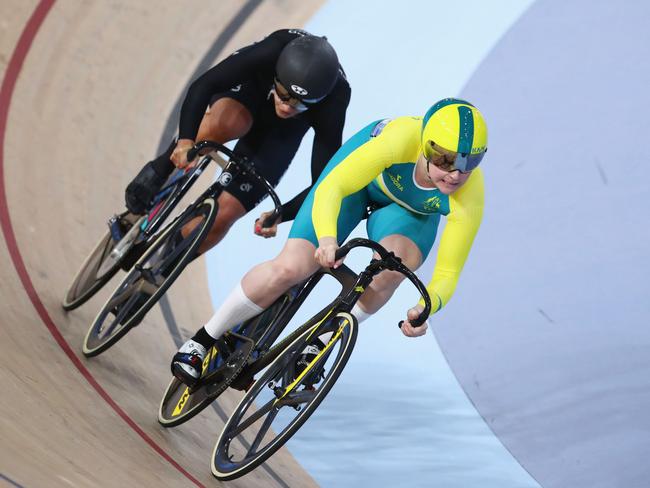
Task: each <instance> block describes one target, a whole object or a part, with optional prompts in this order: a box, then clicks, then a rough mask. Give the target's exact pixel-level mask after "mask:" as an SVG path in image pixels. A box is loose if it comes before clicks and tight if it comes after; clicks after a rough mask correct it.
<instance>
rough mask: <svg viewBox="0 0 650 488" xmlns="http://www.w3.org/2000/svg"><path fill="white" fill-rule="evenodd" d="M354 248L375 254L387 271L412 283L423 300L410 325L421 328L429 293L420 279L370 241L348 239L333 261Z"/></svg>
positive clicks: (379, 245) (427, 305)
mask: <svg viewBox="0 0 650 488" xmlns="http://www.w3.org/2000/svg"><path fill="white" fill-rule="evenodd" d="M355 247H366V248H369V249H372V250H373V251H375V252H377V254H379V257H380V258H381V260H380V261H382V262H383V264H384V265H385V266H386V268H387V269H390V270H392V271H397V272H399V273H402V274H403V275H404V276H406V277H407V278H408V280H409V281H410V282H411V283H413V285H414V286H415V287H416V288H417V290H418V292H419V293H420V295H422V298H423V299H424V310H422V312H421V313H420V315H419V316H418V317H417V318H416V319H415V320H412V321H411V325H413V327H419V326H421V325H422V324H423V323H424V321H425V320H426V319H427V318H428V317H429V314H430V313H431V298H430V297H429V292H428V291H427V288H426V286H425V285H424V283H422V282H421V281H420V278H418V277H417V276H416V275H415V273H413V271H411V270H410V269H409V268H407V267H406V266H405V265H404V264H402V260H401V259H400V258H399V257H398V256H396V255H395V253H393V252H390V251H387V250H386V249H385V248H384V247H383V246H382V245H381V244H379V243H377V242H375V241H371V240H370V239H363V238H360V237H357V238H354V239H350V240H349V241H348V242H346V243H345V244H343V246H341V247H339V248H338V249H337V250H336V254H335V259H336V260H339V259H341V258H342V257H345V256H346V255H347V254H348V253H349V252H350V251H351V250H352V249H354V248H355ZM403 322H404V321H403V320H402V321H400V322H399V324H398V326H399V327H400V328H401V327H402V323H403Z"/></svg>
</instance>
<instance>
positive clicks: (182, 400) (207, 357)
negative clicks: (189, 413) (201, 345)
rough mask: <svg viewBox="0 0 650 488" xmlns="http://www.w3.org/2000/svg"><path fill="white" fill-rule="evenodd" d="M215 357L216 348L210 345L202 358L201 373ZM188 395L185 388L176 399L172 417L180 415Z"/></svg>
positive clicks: (188, 390)
mask: <svg viewBox="0 0 650 488" xmlns="http://www.w3.org/2000/svg"><path fill="white" fill-rule="evenodd" d="M216 357H217V348H216V347H212V349H210V354H206V355H205V359H204V360H203V365H202V369H201V372H202V373H205V370H206V369H207V368H208V365H209V364H210V361H212V360H213V359H214V358H216ZM189 397H190V389H189V388H185V391H184V392H183V394H182V395H181V398H180V399H179V400H178V403H177V404H176V408H174V411H173V412H172V417H176V416H177V415H180V414H181V413H182V412H183V407H184V406H185V405H186V403H187V399H188V398H189Z"/></svg>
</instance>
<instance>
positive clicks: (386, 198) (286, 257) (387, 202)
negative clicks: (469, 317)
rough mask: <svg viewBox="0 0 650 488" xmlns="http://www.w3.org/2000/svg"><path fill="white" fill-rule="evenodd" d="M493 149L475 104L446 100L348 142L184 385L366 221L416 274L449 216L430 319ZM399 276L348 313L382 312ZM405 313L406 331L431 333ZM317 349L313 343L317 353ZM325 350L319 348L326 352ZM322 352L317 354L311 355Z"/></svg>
mask: <svg viewBox="0 0 650 488" xmlns="http://www.w3.org/2000/svg"><path fill="white" fill-rule="evenodd" d="M486 151H487V126H486V124H485V121H484V119H483V116H482V115H481V113H480V112H479V111H478V109H476V107H474V106H473V105H472V104H470V103H469V102H466V101H464V100H460V99H455V98H446V99H444V100H440V101H439V102H437V103H436V104H434V105H433V106H432V107H431V108H430V109H429V110H428V111H427V113H426V114H425V116H424V117H399V118H396V119H394V120H389V119H385V120H379V121H375V122H373V123H371V124H369V125H368V126H366V127H365V128H363V129H362V130H361V131H359V132H358V133H357V134H355V135H354V136H353V137H351V138H350V139H349V140H348V141H347V142H346V143H345V144H344V145H343V146H342V147H341V148H340V149H339V150H338V151H337V153H336V154H335V155H334V156H333V157H332V159H331V160H330V161H329V163H328V164H327V166H326V167H325V169H324V170H323V172H322V173H321V175H320V178H319V179H318V181H317V182H316V184H315V185H314V187H313V188H312V190H311V192H310V193H309V195H308V197H307V199H306V200H305V201H304V203H303V205H302V207H301V208H300V211H299V212H298V215H297V216H296V219H295V220H294V224H293V227H292V228H291V232H290V234H289V239H288V241H287V243H286V244H285V247H284V249H283V250H282V251H281V253H280V255H279V256H277V257H276V258H275V259H273V260H271V261H267V262H265V263H262V264H260V265H258V266H256V267H254V268H253V269H252V270H250V271H249V272H248V273H247V274H246V275H245V276H244V278H243V279H242V281H241V283H240V285H239V286H237V287H236V288H235V290H233V291H232V292H231V294H230V295H229V296H228V297H227V299H226V301H225V302H224V303H223V305H222V306H221V307H220V308H219V309H218V310H217V312H216V313H215V314H214V316H213V317H212V318H211V319H210V320H209V321H208V323H207V324H206V325H205V326H204V327H202V328H201V329H200V330H199V331H198V332H197V333H196V334H195V335H194V337H192V339H190V340H189V341H187V342H186V343H185V344H184V345H183V346H182V347H181V349H180V351H179V353H178V354H176V356H174V359H173V360H172V370H173V371H174V374H176V376H178V377H179V378H180V379H182V380H183V381H185V382H186V383H189V384H191V383H192V382H193V381H195V380H196V379H198V377H199V376H200V371H201V369H200V368H201V363H202V361H203V357H204V356H205V352H206V350H207V349H208V348H209V347H210V346H211V345H212V344H213V343H214V341H215V340H216V339H217V338H219V337H220V336H221V335H222V334H223V333H224V332H226V331H227V330H229V329H230V328H232V327H233V326H234V325H236V324H238V323H241V322H242V321H244V320H247V319H249V318H251V317H254V316H255V315H257V314H258V313H260V312H261V311H262V310H264V309H265V308H266V307H268V306H270V305H271V304H272V303H273V302H274V301H275V300H276V299H277V298H278V297H279V296H280V295H281V294H282V293H283V292H284V291H286V290H287V289H289V288H290V287H291V286H293V285H295V284H297V283H299V282H301V281H303V280H305V279H306V278H307V277H308V276H309V275H311V274H312V273H314V272H315V271H316V270H317V269H318V267H319V266H334V267H337V266H339V265H340V264H341V262H340V261H339V262H335V259H334V255H335V252H336V250H337V249H338V247H339V244H341V243H342V242H343V241H344V240H345V239H346V238H347V236H348V235H349V234H350V232H351V231H352V230H353V229H354V227H356V225H357V224H358V223H359V222H360V221H361V220H362V219H363V218H364V217H365V216H366V215H365V214H366V208H367V207H368V206H372V207H373V208H375V210H374V211H373V212H372V213H371V215H370V216H369V217H368V220H367V230H368V237H369V238H371V239H373V240H375V241H377V242H379V243H380V244H382V245H383V246H384V247H385V248H386V249H388V250H390V251H393V252H394V253H395V254H396V255H398V256H399V257H401V258H402V261H403V262H404V264H406V265H407V266H408V267H409V268H410V269H417V268H418V267H419V266H420V265H421V264H422V262H423V261H424V259H425V258H426V257H427V255H428V253H429V251H430V250H431V247H432V246H433V243H434V241H435V237H436V232H437V228H438V224H439V221H440V216H441V215H444V216H446V218H447V224H446V226H445V229H444V232H443V235H442V237H441V240H440V246H439V251H438V256H437V260H436V265H435V269H434V272H433V276H432V278H431V281H430V282H429V284H428V286H427V289H428V291H429V294H430V296H431V299H432V304H433V312H432V313H435V312H437V311H439V310H440V309H441V308H442V307H443V306H444V305H445V304H446V303H447V302H448V301H449V299H450V298H451V296H452V294H453V292H454V290H455V288H456V284H457V282H458V278H459V276H460V272H461V270H462V268H463V265H464V263H465V260H466V259H467V256H468V254H469V250H470V248H471V246H472V242H473V240H474V237H475V235H476V232H477V231H478V228H479V225H480V223H481V218H482V215H483V175H482V173H481V170H480V169H477V166H478V164H479V163H480V162H481V160H482V158H483V156H484V154H485V152H486ZM403 278H404V277H403V275H401V274H400V273H397V272H392V271H388V270H386V271H383V272H382V273H380V274H379V275H377V276H376V277H375V279H374V280H373V282H372V284H371V285H370V287H369V288H368V289H367V290H366V293H364V295H363V296H362V297H361V299H360V300H359V302H358V303H357V305H355V308H354V309H353V310H352V313H353V314H354V315H355V316H356V317H357V318H358V319H359V320H360V321H362V320H364V319H365V318H367V317H368V316H369V315H370V314H372V313H374V312H376V311H377V310H379V308H381V307H382V306H383V305H384V304H385V303H386V302H387V301H388V299H389V298H390V297H391V296H392V294H393V293H394V291H395V289H396V288H397V286H398V285H399V283H400V282H401V281H402V279H403ZM422 309H423V305H422V304H421V303H418V304H416V305H415V306H413V307H412V308H410V309H409V310H408V311H407V313H406V319H407V320H406V321H405V322H404V325H403V326H402V332H403V333H404V334H405V335H407V336H410V337H415V336H420V335H422V334H424V333H425V332H426V328H427V326H426V324H425V325H423V326H422V327H419V328H414V327H412V326H411V324H410V320H411V319H414V318H415V317H417V315H418V314H419V313H420V312H421V311H422ZM318 346H319V344H316V347H317V348H318ZM321 346H322V345H321ZM310 353H314V354H315V353H317V351H310Z"/></svg>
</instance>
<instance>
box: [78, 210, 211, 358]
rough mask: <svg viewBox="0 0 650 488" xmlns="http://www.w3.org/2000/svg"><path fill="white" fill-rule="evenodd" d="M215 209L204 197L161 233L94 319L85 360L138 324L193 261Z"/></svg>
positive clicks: (85, 350)
mask: <svg viewBox="0 0 650 488" xmlns="http://www.w3.org/2000/svg"><path fill="white" fill-rule="evenodd" d="M217 208H218V206H217V204H216V202H215V200H214V199H212V198H207V199H206V200H204V201H203V202H202V203H201V204H200V205H198V206H196V207H195V208H194V209H192V210H191V211H189V212H186V213H183V214H181V215H180V216H179V218H178V219H177V220H176V221H175V222H173V223H172V224H171V225H169V226H168V227H167V228H166V229H163V230H162V231H161V233H160V236H159V237H158V238H157V239H156V240H155V241H154V242H153V243H152V244H151V245H150V246H149V247H148V248H147V250H146V251H145V253H144V254H143V255H142V257H141V258H140V259H139V260H138V262H137V263H136V264H135V266H133V268H132V269H131V270H130V271H129V272H128V273H127V275H126V276H125V277H124V279H123V280H122V282H121V283H120V284H119V285H118V286H117V288H116V289H115V291H114V292H113V294H112V295H111V297H110V298H109V299H108V300H107V301H106V303H105V304H104V306H103V307H102V309H101V310H100V312H99V313H98V314H97V317H95V320H94V321H93V324H92V325H91V326H90V328H89V329H88V333H87V334H86V338H85V339H84V344H83V353H84V355H85V356H86V357H92V356H96V355H98V354H100V353H102V352H104V351H105V350H106V349H108V348H109V347H111V346H112V345H113V344H115V343H116V342H117V341H119V340H120V338H122V336H124V335H125V334H126V333H127V332H128V331H129V330H130V329H131V328H132V327H134V326H135V325H137V324H138V323H140V321H141V320H142V319H143V318H144V316H145V314H146V313H147V312H148V311H149V310H150V309H151V308H152V307H153V306H154V305H155V304H156V302H157V301H158V300H159V299H160V297H162V296H163V295H164V294H165V292H166V291H167V289H168V288H169V287H170V286H171V284H172V283H173V282H174V281H175V280H176V278H177V277H178V275H180V273H181V272H182V271H183V269H184V268H185V266H186V265H187V264H188V263H189V262H190V261H191V260H192V259H193V257H194V255H195V252H196V250H197V249H198V247H199V245H200V244H201V242H202V241H203V239H204V238H205V236H206V235H207V233H208V232H209V231H210V228H211V227H212V224H213V222H214V219H215V217H216V213H217ZM191 221H194V223H195V226H194V228H193V229H192V230H191V231H190V233H189V234H188V235H186V236H184V237H183V235H182V234H181V229H183V227H184V226H185V225H186V224H188V223H189V222H191Z"/></svg>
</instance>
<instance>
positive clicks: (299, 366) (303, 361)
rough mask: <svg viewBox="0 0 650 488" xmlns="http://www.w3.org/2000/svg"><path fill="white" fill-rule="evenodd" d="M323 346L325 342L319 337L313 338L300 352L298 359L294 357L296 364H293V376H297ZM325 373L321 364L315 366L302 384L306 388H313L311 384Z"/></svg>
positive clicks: (316, 381)
mask: <svg viewBox="0 0 650 488" xmlns="http://www.w3.org/2000/svg"><path fill="white" fill-rule="evenodd" d="M324 348H325V344H323V342H322V341H321V340H320V339H318V338H317V339H316V340H314V341H313V342H312V343H311V344H309V345H308V346H307V347H305V349H304V350H303V351H302V353H301V354H300V355H299V356H298V359H296V364H295V375H296V376H295V377H296V378H297V377H298V376H300V373H302V372H303V371H304V370H305V368H306V367H307V366H308V365H309V363H311V362H312V361H313V360H314V359H315V358H316V356H318V354H320V352H321V351H322V350H323V349H324ZM324 373H325V370H324V369H323V367H322V366H317V367H316V368H315V369H314V370H313V371H311V372H310V373H309V374H307V376H306V377H305V378H304V379H303V384H304V385H305V387H307V388H310V387H311V388H313V385H315V384H316V383H318V382H319V381H320V380H321V378H323V376H324Z"/></svg>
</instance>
